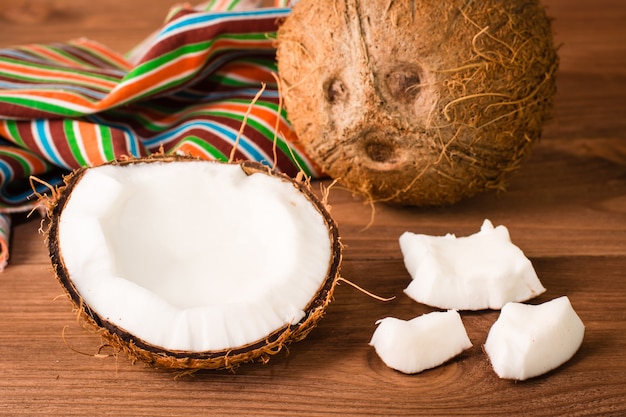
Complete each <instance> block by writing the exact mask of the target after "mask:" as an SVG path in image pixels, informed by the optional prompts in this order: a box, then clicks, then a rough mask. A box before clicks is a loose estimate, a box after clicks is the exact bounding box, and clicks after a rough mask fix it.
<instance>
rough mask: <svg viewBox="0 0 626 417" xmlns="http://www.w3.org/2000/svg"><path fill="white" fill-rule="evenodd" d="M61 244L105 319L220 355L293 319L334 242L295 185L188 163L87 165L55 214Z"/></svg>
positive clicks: (157, 341) (178, 347)
mask: <svg viewBox="0 0 626 417" xmlns="http://www.w3.org/2000/svg"><path fill="white" fill-rule="evenodd" d="M58 228H59V230H58V245H59V252H60V253H61V255H62V258H63V262H64V265H65V268H66V270H67V274H68V276H69V277H70V278H71V281H72V284H73V286H74V287H75V288H76V290H77V292H78V293H79V294H80V296H81V297H82V300H83V301H84V302H85V303H86V304H87V305H88V306H89V307H90V308H91V309H92V310H93V311H94V312H96V313H97V314H98V315H99V316H100V317H101V318H103V319H104V320H106V321H108V322H110V323H112V324H114V325H115V326H117V327H119V328H120V329H123V330H124V331H126V332H128V333H129V334H131V335H133V336H134V337H136V338H139V339H141V340H142V341H144V342H146V343H148V344H150V345H154V346H157V347H159V348H162V349H166V350H171V351H185V352H205V351H221V350H227V349H232V348H235V347H241V346H245V345H247V344H251V343H254V342H257V341H259V340H263V339H264V338H265V337H267V336H268V335H269V334H271V333H272V332H273V331H275V330H277V329H280V328H281V327H283V326H285V325H288V324H295V323H298V322H299V321H300V320H301V319H302V318H303V317H304V316H305V309H306V308H307V305H309V303H310V302H311V301H312V299H314V298H315V296H316V294H317V293H318V292H319V291H320V287H321V286H322V284H323V283H324V281H325V279H326V277H327V275H328V270H329V263H330V262H331V256H332V254H331V252H332V249H331V248H332V242H331V238H330V237H329V231H328V226H327V224H326V223H325V221H324V218H323V216H322V215H321V214H320V212H319V211H318V210H316V208H315V207H314V206H313V204H311V202H310V201H309V200H307V198H306V197H305V196H304V195H303V193H302V192H300V191H298V190H297V189H296V187H294V185H293V184H292V183H290V182H287V181H284V180H280V179H277V178H275V177H273V176H270V175H265V174H260V173H256V174H251V175H248V174H246V173H245V172H244V171H243V170H242V168H241V167H240V166H239V165H235V164H222V163H207V161H187V162H185V163H171V162H150V163H133V164H128V165H124V166H117V165H104V166H101V167H97V168H91V169H88V170H87V171H86V172H85V173H84V174H83V176H82V177H81V179H80V181H79V182H77V183H76V184H75V185H74V187H73V189H72V191H71V194H70V197H69V200H68V201H67V202H66V204H65V207H64V209H63V211H62V213H61V215H60V220H59V226H58Z"/></svg>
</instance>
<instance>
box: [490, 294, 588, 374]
mask: <svg viewBox="0 0 626 417" xmlns="http://www.w3.org/2000/svg"><path fill="white" fill-rule="evenodd" d="M584 334H585V325H584V324H583V322H582V320H581V319H580V317H578V315H577V314H576V311H574V308H573V307H572V304H571V303H570V300H569V298H568V297H567V296H563V297H559V298H556V299H554V300H552V301H548V302H545V303H543V304H539V305H528V304H521V303H508V304H507V305H505V306H504V307H503V308H502V311H501V312H500V316H499V317H498V320H496V322H495V323H494V324H493V326H492V327H491V329H490V330H489V334H488V336H487V341H486V342H485V352H486V353H487V355H488V356H489V359H490V361H491V364H492V366H493V370H494V371H495V372H496V374H498V376H499V377H500V378H505V379H515V380H525V379H528V378H533V377H536V376H539V375H543V374H545V373H546V372H548V371H551V370H553V369H555V368H557V367H559V366H561V365H562V364H564V363H565V362H567V361H568V360H570V359H571V358H572V357H573V356H574V354H575V353H576V352H577V351H578V349H579V348H580V345H581V344H582V341H583V337H584Z"/></svg>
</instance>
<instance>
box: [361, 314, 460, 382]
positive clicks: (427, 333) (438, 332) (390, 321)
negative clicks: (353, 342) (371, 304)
mask: <svg viewBox="0 0 626 417" xmlns="http://www.w3.org/2000/svg"><path fill="white" fill-rule="evenodd" d="M376 324H377V325H378V326H377V327H376V330H375V331H374V334H373V335H372V339H371V341H370V345H371V346H373V347H374V349H375V351H376V353H377V354H378V356H379V357H380V358H381V359H382V361H383V362H384V363H385V364H386V365H387V366H388V367H390V368H392V369H395V370H397V371H400V372H403V373H406V374H415V373H418V372H422V371H424V370H426V369H431V368H434V367H436V366H439V365H441V364H443V363H445V362H447V361H449V360H450V359H452V358H454V357H455V356H457V355H459V354H460V353H461V352H463V351H464V350H466V349H469V348H470V347H472V342H471V341H470V339H469V337H468V336H467V332H466V331H465V327H464V326H463V322H462V320H461V316H460V315H459V313H458V312H457V311H455V310H448V311H435V312H432V313H428V314H424V315H421V316H418V317H415V318H413V319H411V320H401V319H398V318H395V317H386V318H384V319H382V320H379V321H378V322H377V323H376Z"/></svg>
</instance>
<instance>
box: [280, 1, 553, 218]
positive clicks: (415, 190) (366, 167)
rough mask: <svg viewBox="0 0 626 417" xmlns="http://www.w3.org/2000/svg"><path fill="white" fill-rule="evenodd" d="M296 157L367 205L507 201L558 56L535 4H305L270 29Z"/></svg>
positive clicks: (540, 119) (548, 97) (538, 123)
mask: <svg viewBox="0 0 626 417" xmlns="http://www.w3.org/2000/svg"><path fill="white" fill-rule="evenodd" d="M277 60H278V69H279V74H280V77H281V81H282V92H283V95H284V103H285V108H286V109H287V111H288V115H289V118H290V121H291V122H292V124H293V126H294V129H295V131H296V133H297V134H298V137H299V139H300V141H301V142H302V144H303V146H304V147H305V149H306V150H307V151H308V152H309V153H310V155H311V156H312V158H313V159H314V160H315V161H316V162H317V163H318V164H320V166H321V167H322V169H323V170H325V172H326V173H328V174H329V175H330V176H332V177H333V178H338V179H340V180H341V182H342V183H343V184H344V185H345V186H346V187H347V188H349V189H351V190H353V191H355V192H357V193H360V194H363V195H365V196H367V197H369V198H370V199H372V200H374V201H391V202H395V203H400V204H410V205H419V206H425V205H442V204H451V203H455V202H457V201H459V200H461V199H464V198H467V197H470V196H473V195H475V194H477V193H479V192H483V191H486V190H493V189H498V190H500V189H504V187H505V184H506V180H507V179H508V174H509V173H510V172H511V171H514V170H516V169H517V168H518V167H519V165H520V162H521V161H522V160H523V158H524V157H525V156H526V155H527V154H528V152H529V150H530V148H531V145H532V144H533V143H534V142H536V141H537V140H538V139H539V138H540V136H541V132H542V128H543V125H544V123H545V121H546V119H547V117H548V116H549V110H550V108H551V105H552V98H553V96H554V93H555V90H556V84H555V75H556V72H557V68H558V56H557V52H556V49H555V47H554V45H553V34H552V29H551V23H550V20H549V19H548V17H547V16H546V13H545V10H544V8H543V7H542V5H541V4H540V2H539V1H538V0H509V1H504V2H503V1H494V0H486V1H466V0H452V1H446V2H441V1H433V0H420V1H390V0H368V1H360V0H345V1H333V0H301V1H300V2H299V3H298V4H297V5H296V6H295V7H294V8H293V11H292V13H291V15H289V16H288V17H287V18H286V19H285V21H284V23H283V24H282V26H281V27H280V29H279V31H278V36H277Z"/></svg>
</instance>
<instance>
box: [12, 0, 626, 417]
mask: <svg viewBox="0 0 626 417" xmlns="http://www.w3.org/2000/svg"><path fill="white" fill-rule="evenodd" d="M546 4H547V5H548V7H549V12H550V14H551V15H552V16H553V17H554V18H555V21H554V25H555V29H556V32H557V39H558V42H559V43H561V44H562V47H561V49H560V55H561V70H560V73H559V81H558V88H559V91H558V96H557V100H556V109H555V118H554V120H552V121H551V122H550V124H549V125H548V126H547V127H546V130H545V135H544V139H543V140H542V141H541V142H540V143H539V144H537V145H536V146H535V148H534V150H533V153H532V155H531V157H530V159H528V160H527V161H526V163H525V164H524V165H523V167H522V169H521V171H519V172H518V173H517V174H516V175H515V176H514V178H513V180H512V182H511V185H510V187H509V190H508V191H507V192H506V193H501V194H486V195H482V196H479V197H477V198H475V199H472V200H469V201H465V202H463V203H460V204H458V205H456V206H454V207H449V208H443V209H410V208H393V207H388V206H384V205H379V206H377V207H376V213H375V219H374V223H373V224H372V225H371V227H369V228H367V229H365V230H364V227H365V226H366V225H367V223H368V222H369V220H370V214H371V211H370V209H369V207H368V206H366V205H364V204H363V203H362V202H361V200H360V199H358V198H353V197H352V196H351V195H350V194H349V193H346V192H343V191H341V190H339V189H335V190H334V191H333V192H332V193H331V197H330V203H331V204H332V206H333V214H334V216H335V218H336V220H337V221H338V223H339V225H340V232H341V234H342V236H343V242H344V243H345V244H346V246H347V247H346V249H345V252H344V263H343V269H342V275H343V276H344V277H345V278H346V279H349V280H351V281H353V282H355V283H357V284H359V285H361V286H363V287H365V288H367V289H369V290H371V291H373V292H375V293H377V294H380V295H383V296H393V295H395V296H396V297H397V298H396V299H395V300H394V301H391V302H387V303H384V302H379V301H376V300H373V299H371V298H369V297H367V296H365V295H363V294H362V293H359V292H357V291H356V290H354V289H353V288H351V287H350V286H348V285H345V284H344V285H341V286H339V287H338V289H337V291H336V293H335V301H334V302H333V303H332V304H331V306H330V307H329V309H328V312H327V315H326V317H325V318H324V319H323V320H322V322H321V324H320V325H319V327H318V328H317V329H315V330H314V331H313V332H312V333H311V335H310V336H309V337H308V338H307V339H306V340H304V341H302V342H299V343H297V344H295V345H293V346H292V348H291V350H290V352H289V355H287V354H285V353H281V354H279V355H278V356H276V357H274V358H273V359H272V360H271V361H270V363H269V364H267V365H252V366H243V367H241V368H240V369H239V370H238V371H237V373H236V374H233V373H230V372H206V373H200V374H197V375H195V376H193V377H187V376H185V377H181V378H178V379H176V378H175V376H176V375H175V374H173V373H170V372H165V371H159V370H154V369H150V368H147V367H145V366H143V365H142V364H135V365H132V364H131V363H130V362H129V361H128V360H127V358H126V357H124V356H117V357H114V356H111V355H110V354H111V353H112V352H110V351H108V350H107V349H104V350H102V351H100V352H99V351H98V348H99V346H100V340H99V338H98V337H97V336H96V335H94V334H92V333H90V332H89V331H86V330H83V329H82V328H81V327H80V326H79V324H77V322H76V320H75V319H74V316H73V314H72V311H71V307H70V305H69V303H68V301H67V300H66V299H64V298H62V297H59V296H60V295H61V290H60V287H59V285H58V284H57V282H56V281H55V279H54V278H53V276H52V274H51V272H50V265H49V260H48V257H47V253H46V250H45V247H44V243H43V237H42V236H41V235H40V234H38V227H39V223H38V221H37V220H36V219H35V220H29V221H24V222H21V223H20V224H17V225H16V226H15V228H14V233H13V242H12V244H13V248H12V258H11V262H10V265H9V267H8V269H7V270H6V271H5V272H4V273H2V274H1V275H0V415H50V416H52V415H54V416H72V415H76V416H87V415H89V416H98V415H109V414H111V415H124V416H135V415H137V416H139V415H149V416H177V415H194V416H197V415H211V414H214V415H237V414H240V415H289V416H293V415H307V416H313V415H323V414H336V415H344V416H345V415H420V414H422V415H431V416H432V415H513V414H518V413H523V414H524V415H555V416H556V415H598V414H604V415H615V416H618V415H626V399H625V396H626V25H625V24H624V22H625V21H626V5H625V4H624V2H623V0H596V1H595V2H593V6H592V5H591V3H590V2H588V1H584V0H546ZM29 5H30V6H29ZM169 6H170V3H169V2H168V1H164V0H159V1H155V0H150V1H148V0H143V1H139V0H135V1H127V0H107V1H106V2H104V1H103V2H97V1H90V2H84V1H82V0H59V1H54V0H51V1H44V0H37V1H34V0H33V1H30V2H28V1H19V0H0V20H1V22H0V46H8V45H12V44H22V43H26V42H47V41H53V40H54V41H57V40H58V41H63V40H67V39H69V38H72V37H77V36H88V37H90V38H92V39H95V40H99V41H101V42H103V43H105V44H107V45H109V46H111V47H113V48H115V49H118V50H119V51H122V52H125V51H127V50H128V49H130V48H131V47H132V46H134V45H135V44H136V43H138V42H139V41H140V40H141V39H143V38H144V36H146V35H147V34H148V33H150V32H151V31H152V30H153V29H156V28H157V27H158V26H159V25H160V23H161V21H162V19H163V17H164V16H165V14H166V12H167V10H168V8H169ZM28 7H31V8H34V10H35V12H32V11H31V12H28V11H27V9H28ZM25 10H26V11H25ZM485 218H489V219H491V220H492V221H493V222H494V223H495V224H504V225H506V226H507V227H508V228H509V230H510V233H511V236H512V239H513V241H514V242H515V243H516V244H517V245H518V246H520V247H521V248H522V250H524V251H525V253H526V254H527V255H528V256H529V258H530V259H531V260H532V262H533V263H534V265H535V268H536V270H537V272H538V274H539V276H540V278H541V280H542V282H543V284H544V285H545V286H546V287H547V289H548V291H547V292H546V293H545V294H544V295H542V296H540V297H539V298H538V299H535V300H533V302H541V301H547V300H549V299H552V298H555V297H558V296H561V295H568V296H569V298H570V300H571V302H572V304H573V306H574V308H575V309H576V310H577V312H578V313H579V315H580V317H581V318H582V320H583V321H584V323H585V324H586V334H585V339H584V342H583V345H582V347H581V349H580V350H579V351H578V353H577V354H576V355H575V357H574V358H573V359H572V360H571V361H570V362H568V363H567V364H565V365H564V366H562V367H561V368H559V369H557V370H556V371H553V372H551V373H549V374H547V375H545V376H543V377H539V378H536V379H533V380H530V381H526V382H522V383H515V382H510V381H505V380H500V379H498V377H497V376H496V375H495V373H494V372H493V371H492V370H491V367H490V364H489V362H488V360H487V358H486V356H485V355H484V354H483V352H482V350H481V345H482V344H483V343H484V341H485V337H486V334H487V331H488V329H489V327H490V326H491V324H492V323H493V322H494V321H495V319H496V318H497V315H498V313H497V312H477V313H467V314H464V315H463V319H464V322H465V325H466V327H467V329H468V333H469V336H470V338H471V340H472V342H473V343H474V347H473V348H472V349H470V350H468V351H466V352H465V353H463V354H462V355H461V356H460V357H458V358H457V359H456V360H453V361H452V362H450V363H448V364H446V365H444V366H441V367H438V368H435V369H432V370H429V371H426V372H423V373H421V374H418V375H413V376H406V375H403V374H400V373H398V372H395V371H393V370H391V369H389V368H387V367H385V366H384V365H383V364H382V362H381V361H380V360H379V358H378V357H377V355H376V354H375V352H374V351H373V349H372V348H371V347H369V346H368V341H369V338H370V337H371V334H372V332H373V330H374V322H375V321H376V320H377V319H379V318H382V317H384V316H387V315H392V316H396V317H400V318H405V319H408V318H411V317H414V316H416V315H418V314H422V313H425V312H427V311H429V309H428V308H426V307H424V306H421V305H419V304H417V303H415V302H413V301H411V300H410V299H408V297H406V296H404V295H403V293H402V290H403V288H404V287H405V286H406V285H407V284H408V282H409V277H408V275H407V273H406V271H405V269H404V266H403V264H402V259H401V256H400V251H399V247H398V243H397V239H398V237H399V235H400V234H401V233H402V232H403V231H405V230H409V231H414V232H419V233H429V234H444V233H448V232H452V233H456V234H457V235H466V234H469V233H473V232H475V231H477V230H478V228H479V227H480V224H481V222H482V221H483V219H485ZM98 352H99V353H100V354H99V355H97V353H98Z"/></svg>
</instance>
